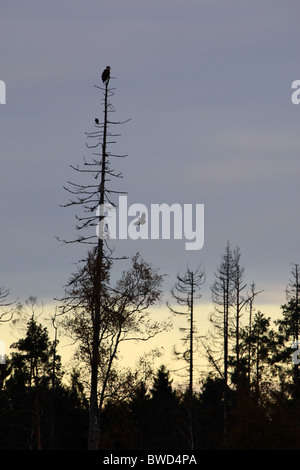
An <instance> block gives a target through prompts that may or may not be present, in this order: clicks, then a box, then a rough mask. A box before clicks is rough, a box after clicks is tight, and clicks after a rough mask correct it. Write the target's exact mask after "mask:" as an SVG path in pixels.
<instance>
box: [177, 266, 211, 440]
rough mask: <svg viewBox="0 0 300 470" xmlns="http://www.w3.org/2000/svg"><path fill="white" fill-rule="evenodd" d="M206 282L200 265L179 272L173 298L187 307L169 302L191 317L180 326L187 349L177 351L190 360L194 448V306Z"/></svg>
mask: <svg viewBox="0 0 300 470" xmlns="http://www.w3.org/2000/svg"><path fill="white" fill-rule="evenodd" d="M204 282H205V272H204V270H203V271H202V270H200V267H198V268H197V269H196V270H195V271H192V270H190V269H189V268H187V270H186V272H185V274H184V275H183V276H181V275H179V274H177V282H176V284H175V287H174V288H173V289H172V290H171V294H172V296H173V298H174V299H175V300H176V303H177V304H178V305H180V306H181V307H185V308H186V310H185V311H179V310H177V309H175V308H173V307H171V306H170V305H169V304H168V307H169V309H170V310H171V312H173V313H174V314H176V315H184V316H188V317H189V327H188V328H180V330H181V331H182V332H184V333H185V337H184V338H183V341H184V343H185V344H187V349H186V350H185V351H184V352H183V353H182V354H179V353H176V354H177V355H178V356H180V357H183V359H185V360H186V361H187V362H188V367H189V388H188V412H189V428H190V429H189V437H188V441H189V445H190V448H191V449H193V448H194V435H193V410H192V406H193V373H194V343H195V337H194V335H195V319H194V306H195V301H196V300H197V299H200V298H201V294H200V292H199V291H200V288H201V286H202V285H203V284H204Z"/></svg>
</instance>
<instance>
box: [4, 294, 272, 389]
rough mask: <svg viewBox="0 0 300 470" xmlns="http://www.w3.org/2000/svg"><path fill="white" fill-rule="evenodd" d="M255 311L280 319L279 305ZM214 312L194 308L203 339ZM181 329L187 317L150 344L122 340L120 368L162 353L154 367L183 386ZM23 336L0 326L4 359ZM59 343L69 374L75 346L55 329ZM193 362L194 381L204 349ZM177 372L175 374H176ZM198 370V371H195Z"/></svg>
mask: <svg viewBox="0 0 300 470" xmlns="http://www.w3.org/2000/svg"><path fill="white" fill-rule="evenodd" d="M54 308H55V307H54V306H53V305H48V306H44V315H43V318H49V317H50V315H53V311H54V310H53V309H54ZM255 310H256V311H258V310H260V311H261V312H262V313H264V314H265V315H266V317H271V320H272V322H273V321H274V320H275V319H276V318H279V317H280V315H281V309H280V305H275V304H258V305H256V306H255ZM212 311H213V304H212V303H207V304H201V303H199V304H197V305H196V307H195V319H196V328H197V333H198V335H199V336H206V335H207V334H208V331H209V329H210V326H211V325H210V322H209V314H210V313H211V312H212ZM151 312H152V314H153V320H159V319H161V320H164V319H167V318H168V317H169V316H170V311H169V309H168V307H167V306H165V305H164V306H157V307H153V308H152V309H151ZM246 315H247V312H246V313H245V314H244V324H246V323H247V317H246ZM43 318H39V319H38V321H40V322H41V323H42V324H43V325H44V326H46V327H47V328H48V332H49V336H50V339H51V340H53V339H54V330H53V327H52V325H51V323H50V322H44V321H43ZM180 327H188V317H184V316H178V315H177V316H176V317H175V318H174V316H173V327H172V328H171V329H170V331H166V332H162V333H160V334H158V335H157V336H156V337H154V338H152V339H150V340H149V341H146V342H145V341H139V342H136V341H125V342H124V343H122V344H121V347H120V353H119V357H120V362H119V365H120V366H121V367H122V366H124V367H129V368H132V369H134V368H135V367H137V363H138V359H139V357H141V356H142V355H144V354H145V353H147V352H150V351H151V350H152V349H156V348H157V349H158V350H161V355H160V356H159V357H157V358H155V359H154V361H153V364H152V366H153V368H154V370H157V369H158V368H159V367H160V366H161V365H162V364H164V365H165V366H166V368H167V369H168V370H169V371H170V374H171V377H172V378H173V379H174V382H176V384H179V385H182V386H185V385H186V380H185V379H184V378H183V377H182V374H183V372H182V371H181V369H182V368H184V367H185V366H186V363H185V362H184V361H183V360H181V361H178V360H177V359H176V358H175V356H174V353H173V348H174V346H175V345H176V348H177V349H179V350H182V341H181V338H182V337H183V333H182V332H181V331H180V330H179V328H180ZM24 334H25V331H24V332H23V333H22V332H21V331H14V330H13V329H12V327H11V326H10V325H9V324H8V323H5V324H1V325H0V340H2V341H4V344H5V353H6V356H8V357H9V356H10V354H11V349H10V345H11V344H12V343H13V342H14V341H17V340H18V339H19V338H22V337H23V336H24ZM58 340H59V348H58V349H59V351H58V352H59V354H60V355H61V357H62V363H63V366H64V368H65V369H66V372H68V369H69V366H70V367H71V362H70V361H71V359H72V355H73V353H74V346H72V345H71V340H70V339H69V338H66V337H63V336H62V332H60V331H59V330H58ZM194 363H195V382H197V380H198V379H199V377H200V375H201V373H204V375H206V373H207V372H208V370H209V369H208V367H207V361H206V359H205V357H204V351H203V349H202V350H201V348H200V350H199V351H197V352H196V353H195V355H194ZM178 370H179V371H180V372H177V371H178ZM197 371H198V372H197Z"/></svg>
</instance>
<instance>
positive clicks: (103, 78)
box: [101, 65, 110, 83]
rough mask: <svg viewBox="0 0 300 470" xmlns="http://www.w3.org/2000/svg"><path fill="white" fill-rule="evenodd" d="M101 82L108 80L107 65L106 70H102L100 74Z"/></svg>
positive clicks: (108, 68)
mask: <svg viewBox="0 0 300 470" xmlns="http://www.w3.org/2000/svg"><path fill="white" fill-rule="evenodd" d="M101 78H102V82H103V83H105V82H107V81H108V80H109V79H110V66H109V65H108V66H107V67H106V69H104V70H103V72H102V76H101Z"/></svg>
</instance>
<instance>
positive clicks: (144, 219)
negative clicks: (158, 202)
mask: <svg viewBox="0 0 300 470" xmlns="http://www.w3.org/2000/svg"><path fill="white" fill-rule="evenodd" d="M145 223H146V214H145V212H143V213H142V215H141V217H140V218H139V220H137V221H136V222H135V223H134V225H144V224H145Z"/></svg>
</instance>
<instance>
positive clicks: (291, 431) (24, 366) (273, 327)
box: [0, 265, 300, 451]
mask: <svg viewBox="0 0 300 470" xmlns="http://www.w3.org/2000/svg"><path fill="white" fill-rule="evenodd" d="M289 287H290V288H289V289H288V290H287V303H286V304H285V305H283V306H282V307H281V309H282V317H281V318H279V319H277V320H275V321H273V323H271V320H270V318H267V317H266V316H265V315H264V314H263V313H261V312H256V313H255V315H253V318H252V323H251V329H250V330H249V326H248V325H247V326H246V327H240V334H239V338H240V339H239V364H238V373H237V361H236V354H235V348H234V346H233V347H232V348H231V349H230V350H229V354H228V361H227V362H228V377H229V379H228V382H227V384H226V409H225V407H224V396H225V394H224V383H225V382H224V376H222V370H220V369H219V370H218V367H213V366H214V364H215V365H216V363H214V361H211V364H212V367H211V371H210V372H208V373H207V375H206V376H204V377H203V378H202V379H201V382H200V383H199V384H198V387H195V389H194V391H193V394H192V396H191V395H190V389H189V388H188V387H187V388H186V390H182V387H179V386H175V385H174V383H173V381H172V379H171V374H170V371H169V370H167V368H166V367H165V366H164V365H161V366H160V367H159V369H158V370H154V372H153V375H152V376H151V377H150V379H149V380H148V381H147V383H146V382H144V381H142V380H138V381H136V382H133V385H132V386H131V388H130V389H129V392H128V393H126V394H124V396H123V398H122V396H120V395H117V396H116V397H115V398H114V396H113V395H112V397H111V398H108V399H107V400H106V402H105V405H104V408H103V412H102V416H101V432H100V436H101V439H100V444H99V450H117V451H122V450H144V451H147V450H148V451H159V450H170V451H172V450H186V451H192V450H194V451H196V450H223V449H236V450H270V449H274V450H287V449H291V450H296V449H299V448H300V432H299V431H300V429H299V423H300V420H299V418H300V401H299V390H300V387H299V377H298V362H299V361H298V360H297V358H298V356H297V349H296V347H297V343H296V342H295V341H297V334H298V322H299V303H298V294H299V289H298V288H299V283H298V266H297V265H295V268H294V269H293V282H291V283H290V284H289ZM24 331H25V330H24ZM292 340H293V343H292ZM11 349H12V352H11V354H8V355H7V356H6V361H5V363H2V364H1V365H0V449H1V450H87V441H88V419H89V400H88V397H87V396H86V387H85V385H86V384H85V383H84V381H83V380H82V379H81V376H80V373H79V371H78V370H76V369H74V370H73V371H72V373H71V374H70V382H69V384H66V383H65V381H64V380H63V377H64V373H65V371H64V367H63V366H62V363H61V357H60V356H59V355H58V353H57V342H56V341H51V340H50V338H49V332H48V329H47V328H46V327H44V326H42V324H41V323H39V321H38V315H35V314H34V313H33V314H32V315H31V318H30V319H29V320H28V321H27V323H26V332H25V336H24V337H23V338H21V339H19V340H18V341H16V342H15V343H13V344H12V345H11ZM292 354H293V358H294V360H293V361H292ZM210 358H211V356H208V359H210ZM115 380H117V377H115ZM225 411H226V413H225ZM225 417H226V432H225V431H224V429H225V428H224V419H225Z"/></svg>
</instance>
